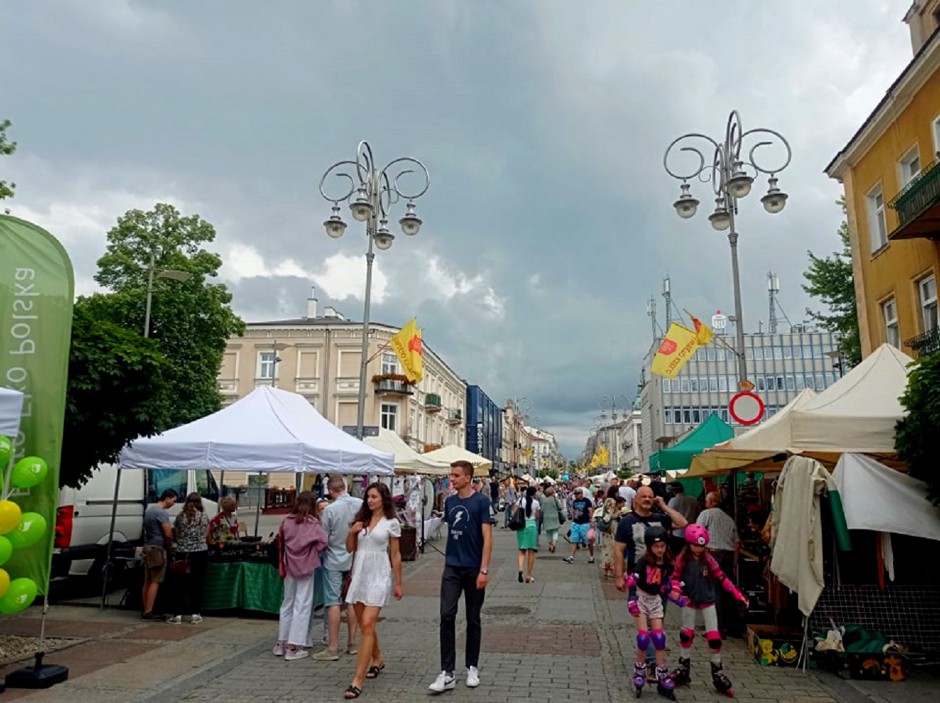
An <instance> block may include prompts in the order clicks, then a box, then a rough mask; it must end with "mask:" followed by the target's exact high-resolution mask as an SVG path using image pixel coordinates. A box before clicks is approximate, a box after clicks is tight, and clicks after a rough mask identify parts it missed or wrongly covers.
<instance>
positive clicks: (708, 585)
mask: <svg viewBox="0 0 940 703" xmlns="http://www.w3.org/2000/svg"><path fill="white" fill-rule="evenodd" d="M494 481H495V479H494V480H489V479H487V480H484V481H479V480H476V481H475V480H474V478H473V467H472V466H471V465H470V464H468V463H466V462H461V461H458V462H454V463H453V464H452V465H451V473H450V476H449V484H450V485H449V494H448V496H447V497H446V499H445V501H444V505H443V507H444V510H443V520H444V522H445V523H446V525H447V528H448V531H447V543H446V548H445V550H444V552H443V554H444V569H443V573H442V577H441V599H440V654H441V673H440V674H439V675H438V676H437V678H436V679H435V680H434V681H433V682H431V684H430V685H429V687H428V690H429V691H430V692H431V693H441V692H444V691H447V690H450V689H452V688H454V687H455V686H456V681H457V672H456V618H457V611H458V608H459V603H460V600H461V599H462V600H463V601H464V608H465V611H466V619H467V626H466V638H467V640H466V645H465V647H464V665H465V669H466V679H465V682H466V685H467V686H468V687H471V688H473V687H476V686H478V685H479V683H480V670H479V658H480V649H481V642H482V621H481V610H482V606H483V601H484V598H485V592H486V587H487V585H488V583H489V562H490V555H491V553H492V548H493V530H494V528H495V527H496V526H497V525H498V527H499V529H507V530H510V529H511V530H514V531H515V532H516V535H515V537H516V546H517V548H518V581H519V583H520V584H523V586H525V585H527V584H532V583H533V582H534V581H535V578H536V576H535V569H536V566H537V564H538V554H539V552H540V550H541V549H542V546H543V543H544V547H545V549H546V550H547V553H548V554H549V555H551V554H554V553H556V550H557V549H558V545H559V542H560V541H561V540H565V541H566V542H567V543H568V544H569V549H568V550H565V551H567V552H568V553H567V555H566V556H564V557H563V560H564V562H566V563H567V564H573V563H575V562H576V561H577V560H578V559H579V558H581V559H585V558H586V562H587V563H588V564H595V563H598V562H597V560H598V559H599V564H598V566H597V567H596V568H597V571H598V576H599V578H602V579H605V580H610V581H613V582H614V584H615V586H616V588H617V589H618V590H621V591H623V592H625V594H626V596H625V600H626V605H627V611H628V612H629V614H630V615H632V616H633V617H634V619H635V624H636V645H637V646H636V659H635V662H634V664H633V666H632V667H630V668H631V669H632V671H633V675H632V684H633V685H634V686H635V687H636V688H637V691H638V692H639V691H640V690H641V689H642V687H643V686H644V685H646V683H647V681H649V680H651V681H653V682H655V685H656V687H657V690H658V691H659V693H661V694H662V695H664V696H666V697H670V698H672V697H673V696H674V693H673V691H674V689H675V687H676V686H681V685H684V684H686V683H688V682H689V680H690V679H691V676H692V668H691V661H690V649H691V646H692V641H693V638H694V633H695V629H694V628H695V621H696V618H697V615H698V613H699V612H701V613H702V618H703V619H704V625H705V638H706V641H707V643H708V647H709V651H710V656H711V662H710V664H711V674H712V681H713V684H714V686H715V687H716V689H718V690H719V691H720V692H723V693H732V692H733V691H732V688H731V682H730V680H729V679H728V677H727V674H726V673H725V672H724V671H723V669H722V664H721V642H722V623H721V622H720V621H721V619H722V615H721V613H722V610H721V607H720V604H721V602H722V594H727V595H728V596H729V597H730V598H731V599H735V600H737V601H740V602H741V603H743V604H745V606H746V604H747V598H746V597H745V596H744V595H743V594H742V593H741V592H740V591H739V590H738V589H737V588H736V587H735V585H734V584H733V583H732V582H731V580H730V579H729V578H728V576H727V575H726V573H727V572H728V568H727V566H726V564H728V563H729V560H730V563H733V560H734V557H735V554H736V550H737V548H738V540H737V534H736V530H735V529H734V521H733V520H731V518H729V517H728V516H727V515H725V514H724V513H723V512H722V511H721V508H720V507H719V502H720V497H719V496H718V494H711V493H710V494H708V495H707V496H706V499H705V505H704V506H702V505H700V504H699V502H698V501H697V500H695V499H693V498H690V497H688V496H686V495H685V493H684V490H683V489H682V486H681V484H679V483H678V482H676V483H673V484H669V486H668V487H667V486H666V484H664V483H663V482H662V481H660V480H657V479H654V480H653V481H651V482H650V481H648V480H647V481H645V482H644V483H642V484H641V483H639V482H633V481H625V482H623V483H621V482H620V481H619V480H617V479H613V480H610V481H609V482H608V483H607V485H596V484H595V483H593V482H591V481H589V480H582V481H574V482H557V483H556V482H550V481H546V482H544V483H541V484H536V483H528V484H517V483H516V482H514V481H503V482H501V483H500V484H498V490H497V488H496V486H497V484H496V483H494ZM326 487H327V489H328V491H329V499H328V500H325V501H323V502H322V503H318V501H317V498H316V496H315V495H314V494H312V493H310V492H309V491H304V492H301V493H300V494H299V495H298V496H297V501H296V504H295V506H294V509H293V511H292V512H291V514H290V515H288V516H287V517H286V518H285V519H284V521H283V522H282V524H281V527H280V529H279V531H278V544H279V552H278V554H279V561H278V563H279V569H280V573H281V576H282V578H283V579H284V600H283V604H282V607H281V614H280V621H279V627H278V636H277V641H276V643H275V646H274V654H275V655H276V656H281V657H283V658H284V659H285V660H287V661H294V660H297V659H303V658H306V657H307V656H309V650H310V649H311V647H312V642H313V640H314V638H315V635H313V634H312V633H311V629H312V628H311V606H312V603H313V583H314V579H315V578H320V579H321V580H322V583H323V591H324V605H325V621H326V632H325V634H324V643H325V644H326V647H325V648H323V649H321V650H320V651H318V652H316V653H315V654H313V659H315V660H318V661H337V660H338V659H340V655H341V651H343V650H341V649H340V646H339V636H340V626H341V619H342V612H345V613H346V620H347V628H348V633H347V634H348V637H347V644H346V648H345V653H346V654H347V655H350V656H356V657H357V659H356V668H355V673H354V675H353V677H352V679H351V681H350V684H349V686H348V687H347V688H346V690H345V691H344V692H343V697H344V698H345V699H347V700H353V699H356V698H358V697H359V696H360V695H362V693H363V687H364V686H365V684H366V682H367V681H369V680H373V679H376V678H379V677H380V676H381V674H382V673H383V671H384V670H385V668H386V659H385V653H384V652H383V650H382V647H381V646H380V641H379V635H378V632H377V625H378V622H379V620H380V613H381V610H382V608H383V607H384V606H385V605H386V604H387V602H388V599H389V598H390V597H393V598H395V599H401V598H402V597H403V596H405V593H404V588H403V582H402V565H401V554H400V550H399V538H400V537H401V525H400V522H399V520H398V518H397V516H396V513H395V510H394V507H393V503H392V496H391V493H390V491H389V488H388V487H387V486H386V485H384V484H382V483H373V484H371V485H369V486H368V487H367V488H366V490H365V498H364V500H363V499H359V498H355V497H353V496H350V495H349V494H348V493H347V491H346V485H345V483H344V481H343V479H342V478H341V477H332V478H330V479H329V481H328V482H327V483H326ZM200 508H201V506H200V505H199V503H198V496H195V497H194V496H189V497H188V498H187V503H186V506H185V508H184V511H183V513H182V514H181V516H180V518H178V519H177V521H176V524H175V526H174V532H176V533H178V535H179V536H177V540H178V541H179V542H180V544H185V545H186V547H187V549H188V550H189V551H188V554H189V560H190V561H191V563H192V564H193V565H194V566H196V565H198V564H199V563H200V556H199V552H200V551H201V550H202V548H203V546H204V544H205V540H206V539H207V538H208V536H209V534H210V532H211V530H209V529H208V523H207V521H206V519H205V516H204V515H203V514H202V511H201V509H200ZM500 512H503V513H504V516H503V518H502V519H499V513H500ZM722 516H724V517H722ZM725 518H727V520H726V519H725ZM156 529H157V525H156V524H155V526H154V532H156ZM198 535H202V539H201V540H199V539H197V537H198ZM193 573H194V579H193V581H194V583H195V582H197V581H198V579H199V575H198V574H199V573H200V572H199V567H198V566H196V568H195V569H194V572H193ZM180 603H181V606H180V613H181V614H184V613H186V612H187V611H188V612H190V613H198V603H197V602H194V601H193V600H192V596H191V595H190V596H187V597H186V598H182V599H181V600H180ZM669 603H672V604H674V606H675V607H679V608H681V609H682V611H681V621H682V627H681V629H680V630H679V632H678V633H677V640H678V642H679V644H680V648H681V650H680V651H681V656H680V657H679V660H678V662H677V666H676V667H675V668H674V669H673V670H670V669H669V667H668V664H667V662H666V653H665V649H666V641H667V635H666V633H665V625H664V614H665V610H666V607H667V605H668V604H669ZM357 631H358V632H359V636H360V639H359V643H358V646H357V644H356V632H357ZM626 666H627V667H629V665H628V664H627V665H626Z"/></svg>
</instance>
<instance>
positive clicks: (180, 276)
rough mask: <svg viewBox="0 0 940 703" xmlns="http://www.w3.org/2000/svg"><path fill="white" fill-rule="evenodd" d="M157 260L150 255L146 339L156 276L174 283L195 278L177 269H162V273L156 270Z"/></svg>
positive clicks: (145, 326)
mask: <svg viewBox="0 0 940 703" xmlns="http://www.w3.org/2000/svg"><path fill="white" fill-rule="evenodd" d="M156 266H157V263H156V259H155V257H154V255H153V254H151V255H150V268H149V271H148V273H147V308H146V310H145V312H144V337H149V336H150V308H151V305H152V304H153V279H154V276H156V277H157V278H169V279H172V280H174V281H179V282H180V283H185V282H186V281H188V280H189V279H190V278H192V277H193V275H192V274H191V273H189V272H188V271H177V270H176V269H162V270H160V271H157V270H156Z"/></svg>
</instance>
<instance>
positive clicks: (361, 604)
mask: <svg viewBox="0 0 940 703" xmlns="http://www.w3.org/2000/svg"><path fill="white" fill-rule="evenodd" d="M399 537H401V525H400V524H399V523H398V518H396V517H395V509H394V508H393V507H392V494H391V492H390V491H389V490H388V486H385V485H383V484H381V483H373V484H372V485H370V486H369V487H368V488H367V489H366V499H365V500H364V501H363V503H362V507H361V508H360V509H359V512H358V513H356V517H355V518H354V520H353V523H352V526H351V527H350V528H349V535H348V536H347V537H346V549H347V550H348V551H350V552H353V553H354V555H353V567H352V579H351V581H350V584H349V590H348V591H347V592H346V602H347V603H349V604H351V605H352V606H353V609H354V610H355V612H356V621H357V622H358V623H359V629H360V631H361V632H362V641H361V642H360V643H359V658H358V659H357V661H356V675H355V676H354V677H353V680H352V683H351V684H350V685H349V688H347V689H346V691H345V692H344V694H343V695H344V696H345V698H346V700H352V699H354V698H358V697H359V696H360V695H361V694H362V684H363V681H365V679H374V678H376V677H377V676H378V675H379V674H381V673H382V670H383V669H385V659H384V658H383V657H382V650H381V648H380V647H379V638H378V635H377V634H376V632H375V624H376V622H378V619H379V613H380V612H381V611H382V606H384V605H385V604H386V603H387V602H388V594H389V591H391V593H392V595H393V596H394V597H395V600H401V597H402V586H401V552H399V549H398V538H399Z"/></svg>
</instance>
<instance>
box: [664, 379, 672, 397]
mask: <svg viewBox="0 0 940 703" xmlns="http://www.w3.org/2000/svg"><path fill="white" fill-rule="evenodd" d="M663 393H672V381H671V380H669V379H668V378H664V379H663Z"/></svg>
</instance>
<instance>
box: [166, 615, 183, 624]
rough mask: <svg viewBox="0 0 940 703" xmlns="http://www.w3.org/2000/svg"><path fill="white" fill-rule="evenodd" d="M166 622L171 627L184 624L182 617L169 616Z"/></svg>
mask: <svg viewBox="0 0 940 703" xmlns="http://www.w3.org/2000/svg"><path fill="white" fill-rule="evenodd" d="M166 621H167V622H168V623H169V624H171V625H179V624H181V623H182V622H183V616H182V615H167V618H166Z"/></svg>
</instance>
